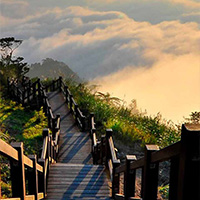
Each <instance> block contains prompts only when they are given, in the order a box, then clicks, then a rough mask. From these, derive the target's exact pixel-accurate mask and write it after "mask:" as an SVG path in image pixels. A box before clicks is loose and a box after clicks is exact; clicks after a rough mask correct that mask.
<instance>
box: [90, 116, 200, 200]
mask: <svg viewBox="0 0 200 200" xmlns="http://www.w3.org/2000/svg"><path fill="white" fill-rule="evenodd" d="M90 133H91V138H92V149H93V160H94V161H95V164H102V162H103V160H106V161H105V163H104V164H105V165H106V166H107V168H108V170H109V174H110V177H111V181H112V197H113V198H115V199H125V200H126V199H129V198H130V199H134V198H133V197H134V195H135V178H136V170H137V169H139V168H142V169H143V170H142V171H143V173H142V180H143V181H142V191H143V193H142V199H144V200H156V197H157V185H158V164H159V163H160V162H163V161H167V160H168V161H170V162H171V168H170V190H169V199H170V200H174V199H177V200H186V198H185V197H186V196H187V198H189V199H190V196H189V195H193V198H192V199H198V197H199V196H198V195H197V193H196V194H195V193H192V194H191V192H187V191H192V187H193V188H196V189H195V190H194V189H193V191H198V185H199V184H200V180H199V179H198V177H197V175H195V170H194V169H197V168H196V167H197V166H196V167H195V162H196V163H198V162H199V157H198V156H194V155H197V154H198V155H199V152H197V151H198V148H199V146H200V125H197V124H196V125H190V124H185V125H183V126H182V137H181V141H179V142H177V143H175V144H172V145H170V146H168V147H165V148H163V149H161V150H159V147H158V146H157V145H146V146H145V155H144V157H142V158H140V159H138V160H137V159H136V157H135V156H134V155H132V156H129V155H127V156H126V162H125V164H120V161H119V160H118V159H117V155H116V152H115V147H114V143H113V138H112V130H111V129H108V130H107V132H106V141H107V142H106V144H107V145H106V150H105V148H104V147H103V143H104V142H103V141H104V140H101V141H98V140H97V139H96V128H95V121H94V114H91V115H90ZM97 144H100V148H95V147H96V145H97ZM103 149H104V150H105V152H106V155H105V157H106V159H105V158H102V156H103V153H104V150H103ZM98 151H100V152H98ZM195 151H196V153H195ZM99 155H101V156H100V157H99ZM191 155H192V157H191ZM188 157H189V159H187V158H188ZM191 158H192V159H191ZM187 163H188V164H187ZM189 163H190V164H189ZM186 165H187V168H185V167H184V166H186ZM196 165H198V164H196ZM192 167H193V170H191V169H192ZM189 169H190V171H189ZM121 174H122V175H123V176H124V186H123V188H121V184H119V180H120V179H119V176H120V175H121ZM183 174H184V175H185V176H184V175H183ZM186 174H190V176H186ZM183 177H184V178H183ZM191 177H193V179H196V181H197V183H198V184H193V183H195V182H194V181H192V178H191ZM183 185H185V188H187V187H188V188H191V189H190V190H184V189H183V188H184V187H183ZM186 185H187V187H186ZM191 185H192V186H191ZM120 190H123V194H118V193H119V192H120ZM116 191H118V193H116ZM183 194H184V195H185V196H184V195H183ZM131 197H132V198H131ZM135 199H138V198H135Z"/></svg>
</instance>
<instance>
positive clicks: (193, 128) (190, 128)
mask: <svg viewBox="0 0 200 200" xmlns="http://www.w3.org/2000/svg"><path fill="white" fill-rule="evenodd" d="M183 131H186V132H199V131H200V124H191V123H185V124H183V125H182V132H183Z"/></svg>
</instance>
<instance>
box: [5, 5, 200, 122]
mask: <svg viewBox="0 0 200 200" xmlns="http://www.w3.org/2000/svg"><path fill="white" fill-rule="evenodd" d="M194 13H195V14H194ZM193 15H198V12H196V11H195V12H190V14H189V13H185V14H184V15H183V14H182V17H191V16H193ZM2 17H3V19H5V20H7V21H8V22H9V18H6V17H5V16H2ZM15 20H16V21H15V22H13V20H12V21H10V23H9V24H7V23H5V25H3V26H1V35H2V36H14V37H16V38H19V39H24V42H23V44H22V46H20V48H18V49H17V51H16V53H17V55H21V56H23V57H25V59H26V60H27V61H28V62H29V63H34V62H38V61H40V60H42V59H44V58H46V57H51V58H53V59H56V60H59V61H63V62H65V63H66V64H68V65H69V66H70V68H71V69H72V70H74V71H75V72H77V73H78V74H79V75H80V76H81V78H83V79H90V80H92V79H98V80H100V82H102V83H103V88H104V89H106V87H105V86H107V85H109V84H111V83H110V82H109V81H108V80H109V78H107V76H108V77H111V78H113V77H115V76H117V75H118V78H119V82H118V81H117V80H115V79H113V83H115V88H114V84H111V85H112V86H113V87H112V90H113V91H116V90H117V88H120V85H122V87H125V85H124V83H123V80H122V79H125V80H124V81H125V82H126V81H128V80H129V82H127V84H128V85H132V82H131V80H132V79H134V80H138V79H140V80H141V82H142V81H143V80H147V81H146V82H147V86H149V85H151V84H150V83H151V81H152V83H153V82H154V81H155V80H157V79H159V80H158V81H155V82H156V83H157V84H158V85H162V84H164V86H163V88H165V89H164V91H165V90H167V84H168V85H169V84H170V83H171V82H170V81H171V80H170V78H171V75H169V79H168V80H169V83H168V82H167V79H165V80H166V83H164V82H159V81H161V80H164V74H169V72H170V71H173V69H174V74H176V77H177V83H180V82H181V81H182V80H181V78H182V77H183V74H182V72H181V69H182V70H183V71H186V72H187V73H188V74H189V68H186V66H189V67H190V69H191V71H193V70H194V71H195V75H197V67H198V61H199V60H198V56H197V55H199V52H200V46H199V44H200V30H199V26H198V24H197V23H195V22H188V23H181V22H180V21H179V20H171V21H163V22H161V23H157V24H152V23H149V22H140V21H136V20H134V19H132V18H130V17H129V16H128V15H126V13H123V12H119V11H95V10H91V9H89V8H83V7H80V6H71V7H66V8H65V7H63V8H61V7H54V8H50V9H46V10H45V11H44V12H35V13H31V15H27V16H25V17H24V18H19V19H15ZM184 20H186V19H184ZM176 65H177V67H176ZM159 66H160V67H161V68H162V70H163V71H159V70H158V69H159ZM167 66H168V68H167ZM136 72H137V73H136ZM158 72H159V73H160V74H161V76H160V77H162V78H161V79H160V78H157V77H158ZM180 72H181V73H180ZM143 73H144V76H143V75H142V74H143ZM126 74H127V75H126ZM145 74H146V76H145ZM147 74H151V76H149V77H148V76H147ZM178 74H182V77H180V76H178ZM190 75H191V76H192V74H190ZM191 76H190V78H188V80H190V81H191V82H192V81H193V78H191ZM104 77H106V78H104ZM120 77H122V78H120ZM137 77H140V78H137ZM151 77H152V78H151ZM153 77H155V80H154V78H153ZM150 80H151V81H150ZM172 82H173V83H174V84H175V78H173V79H172ZM118 83H120V85H119V84H118ZM133 83H134V84H133V85H134V86H135V84H137V83H138V86H137V89H138V91H135V90H137V89H134V94H133V93H131V92H132V90H133V87H131V88H130V87H129V91H127V95H126V99H127V100H129V99H131V98H135V96H136V94H137V96H136V97H137V98H138V99H137V100H138V102H139V103H140V101H141V104H142V106H141V107H144V108H147V109H148V110H149V112H150V113H155V112H158V111H162V112H163V113H164V115H165V116H169V115H168V114H166V112H167V109H166V110H163V109H162V108H160V107H158V108H156V107H155V105H156V106H157V104H158V102H157V101H156V103H155V104H154V106H153V102H151V101H152V99H154V98H151V96H148V95H147V94H149V95H152V93H153V94H154V95H155V94H156V95H155V97H156V98H157V99H160V101H161V102H164V103H166V102H167V100H168V99H167V98H166V97H167V93H165V92H163V93H162V91H161V90H160V89H159V88H156V86H155V84H152V88H150V87H146V89H145V86H144V85H142V84H139V83H140V82H139V80H138V82H133ZM165 84H166V85H165ZM188 84H189V83H188ZM139 85H141V89H139V87H140V86H139ZM153 86H154V87H153ZM182 86H183V87H182V88H181V85H180V84H178V86H177V87H172V85H170V86H169V88H172V89H173V91H175V90H174V88H176V90H177V91H183V88H184V87H185V85H184V84H182ZM127 88H128V87H127ZM109 89H111V88H108V90H109ZM154 89H155V90H154ZM186 90H187V91H188V90H191V88H188V87H187V88H186ZM122 91H123V90H121V91H120V92H119V93H116V94H117V95H120V94H122ZM124 91H125V90H124ZM130 91H131V92H130ZM141 91H143V92H144V94H142V93H139V92H141ZM137 92H138V93H137ZM184 92H185V91H184ZM186 93H188V96H189V95H190V93H189V92H186ZM123 94H124V93H123ZM129 94H130V97H128V96H129ZM131 94H132V96H131ZM142 95H143V96H142ZM159 95H160V97H159ZM170 95H171V96H173V95H175V92H174V93H173V95H172V94H171V93H170ZM181 95H182V93H181V94H179V96H180V97H181V98H182V99H186V98H185V97H184V96H181ZM191 96H192V94H191ZM196 96H197V95H196ZM147 97H148V101H150V102H151V104H149V105H151V108H154V110H151V109H150V108H149V107H148V106H146V105H145V104H143V101H144V99H145V98H147ZM142 99H143V100H142ZM164 99H167V100H166V101H164ZM170 102H172V100H170ZM164 103H162V104H164ZM184 103H185V102H182V105H183V104H184ZM169 105H172V104H169ZM175 105H176V106H174V107H175V109H178V106H177V104H175ZM191 105H193V106H195V105H196V103H195V102H192V101H191ZM165 107H166V106H165ZM186 107H187V109H188V110H190V109H192V106H190V105H187V106H186ZM173 109H174V108H173ZM195 109H196V107H195ZM182 110H183V112H181V110H177V112H176V115H177V116H178V114H177V113H178V112H179V115H181V116H183V115H185V114H184V113H186V111H184V109H182ZM174 112H175V111H174ZM187 114H188V113H187ZM172 118H173V117H172ZM174 119H175V118H174Z"/></svg>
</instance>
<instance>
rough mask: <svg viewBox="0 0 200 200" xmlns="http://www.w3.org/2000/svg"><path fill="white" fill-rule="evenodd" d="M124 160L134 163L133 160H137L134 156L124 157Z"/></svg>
mask: <svg viewBox="0 0 200 200" xmlns="http://www.w3.org/2000/svg"><path fill="white" fill-rule="evenodd" d="M126 160H128V161H134V160H137V158H136V156H135V155H126Z"/></svg>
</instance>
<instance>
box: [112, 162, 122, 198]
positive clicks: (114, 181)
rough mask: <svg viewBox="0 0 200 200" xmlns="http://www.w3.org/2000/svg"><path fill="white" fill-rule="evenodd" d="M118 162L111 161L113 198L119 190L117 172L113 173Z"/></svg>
mask: <svg viewBox="0 0 200 200" xmlns="http://www.w3.org/2000/svg"><path fill="white" fill-rule="evenodd" d="M119 164H120V162H116V163H115V162H114V163H113V170H112V198H115V194H117V192H118V191H119V174H117V173H115V170H116V168H117V167H118V166H119Z"/></svg>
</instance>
